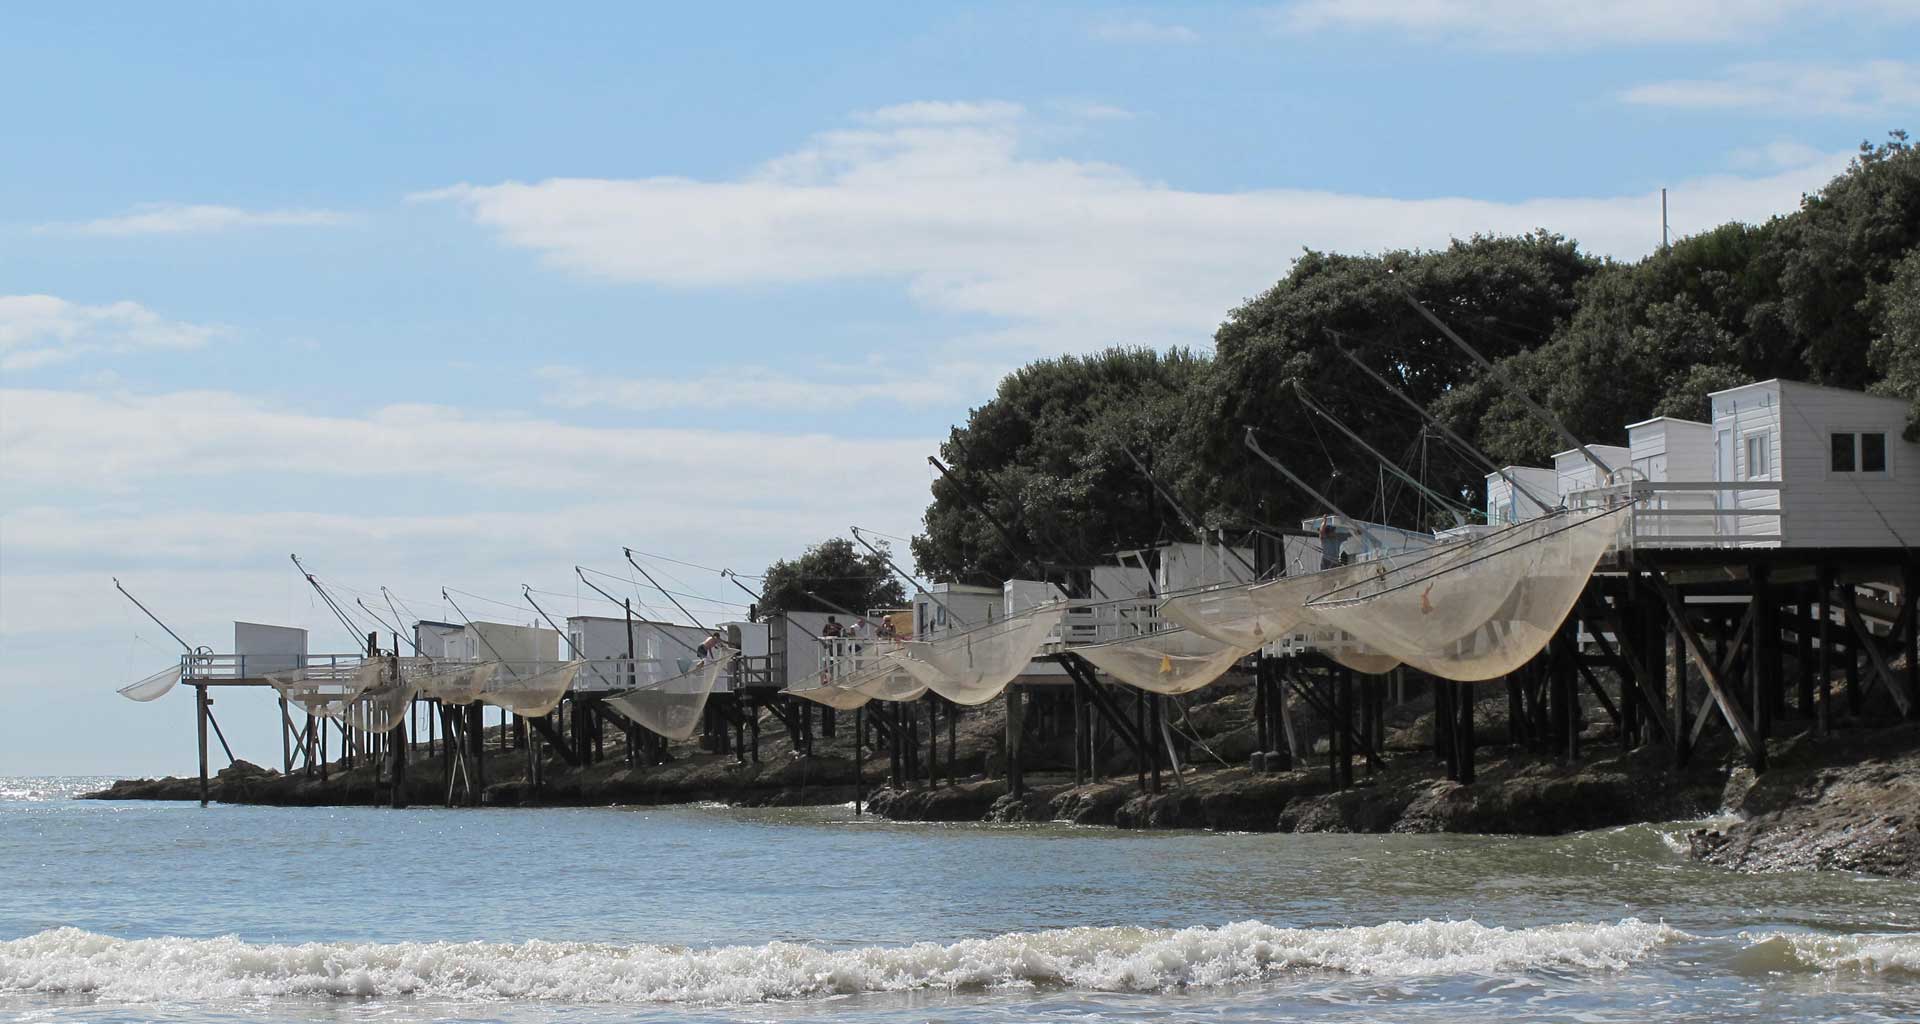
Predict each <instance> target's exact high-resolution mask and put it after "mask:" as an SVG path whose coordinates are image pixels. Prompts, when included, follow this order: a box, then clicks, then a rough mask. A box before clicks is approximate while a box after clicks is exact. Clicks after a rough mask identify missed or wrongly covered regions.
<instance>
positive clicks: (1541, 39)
mask: <svg viewBox="0 0 1920 1024" xmlns="http://www.w3.org/2000/svg"><path fill="white" fill-rule="evenodd" d="M1915 15H1916V10H1915V8H1914V6H1913V5H1912V4H1910V3H1905V2H1902V0H1584V2H1567V3H1540V2H1538V0H1295V2H1293V3H1288V4H1284V5H1282V6H1280V7H1278V8H1276V9H1275V10H1274V11H1273V12H1272V20H1273V22H1274V23H1275V24H1276V25H1277V26H1278V27H1280V28H1281V29H1283V30H1285V31H1289V32H1319V31H1326V30H1352V31H1375V32H1378V31H1390V32H1399V33H1404V34H1408V35H1414V36H1420V37H1439V38H1446V39H1460V40H1463V41H1466V42H1470V43H1476V44H1480V45H1486V46H1493V47H1502V48H1522V49H1532V48H1539V47H1566V46H1572V47H1592V46H1602V45H1616V44H1626V45H1635V46H1646V45H1659V44H1673V43H1710V42H1721V41H1724V40H1729V39H1740V38H1747V37H1751V36H1756V35H1762V34H1765V33H1767V32H1770V31H1773V30H1776V29H1780V28H1784V27H1786V26H1788V25H1790V24H1792V23H1793V22H1795V21H1797V20H1800V19H1804V18H1813V17H1826V18H1834V17H1845V16H1856V17H1860V18H1865V19H1870V20H1871V19H1877V20H1884V21H1888V22H1900V21H1906V20H1911V19H1913V18H1914V17H1915Z"/></svg>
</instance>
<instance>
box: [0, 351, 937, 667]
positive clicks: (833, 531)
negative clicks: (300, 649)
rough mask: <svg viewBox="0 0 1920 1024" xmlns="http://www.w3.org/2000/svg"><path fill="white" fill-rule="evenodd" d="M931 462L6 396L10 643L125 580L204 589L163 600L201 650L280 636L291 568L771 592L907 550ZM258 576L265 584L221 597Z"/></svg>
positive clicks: (183, 404) (477, 425) (457, 418)
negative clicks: (818, 548) (829, 569)
mask: <svg viewBox="0 0 1920 1024" xmlns="http://www.w3.org/2000/svg"><path fill="white" fill-rule="evenodd" d="M936 444H937V442H936V441H935V439H933V438H899V439H859V438H845V437H838V436H834V435H829V434H794V435H783V434H772V433H757V432H729V431H713V430H656V429H619V428H600V427H581V426H573V425H569V424H565V423H560V422H556V421H553V420H546V419H538V418H531V417H512V416H500V415H497V414H489V415H485V416H466V415H462V414H460V413H458V412H455V411H453V410H449V409H444V408H438V407H428V406H391V407H387V408H383V409H377V410H374V411H371V412H368V413H366V414H362V415H349V414H334V413H324V414H323V413H315V412H308V411H301V410H293V409H287V408H283V407H278V406H276V405H274V404H272V403H269V402H265V401H260V400H256V399H253V398H248V397H245V396H241V395H236V394H233V393H230V392H221V391H204V392H174V393H167V394H157V395H147V396H127V395H122V396H106V395H100V394H93V393H82V392H73V391H58V390H20V389H15V390H0V479H4V480H5V481H6V482H7V491H6V493H7V495H8V496H9V497H10V499H11V503H12V504H13V506H14V507H11V508H9V509H8V510H7V512H6V514H5V515H4V516H0V539H3V540H0V542H3V543H4V546H5V549H6V552H7V561H8V568H9V571H8V572H7V573H6V575H5V577H4V579H0V583H4V587H3V588H0V589H4V597H0V634H6V635H9V636H23V635H32V634H35V633H36V632H41V631H47V630H84V629H90V628H106V627H114V626H117V625H119V624H120V620H121V615H120V610H119V609H118V608H117V607H116V606H115V605H114V604H113V601H112V600H110V599H116V598H117V595H112V594H109V593H105V592H104V591H103V589H102V588H103V587H104V586H106V584H105V582H104V580H105V576H106V575H107V574H110V573H114V572H134V573H148V572H150V573H153V574H159V575H161V576H163V577H164V578H167V579H173V580H176V581H178V580H182V579H186V580H190V581H192V585H191V586H188V587H186V588H185V589H184V590H183V591H181V592H180V593H170V594H169V595H168V598H167V603H168V605H169V606H170V608H172V609H174V610H177V611H178V612H179V613H180V614H181V615H182V617H183V618H186V619H189V620H191V621H193V622H195V623H196V624H197V625H196V628H197V629H199V630H201V631H203V632H204V631H205V630H210V629H215V628H217V627H218V625H219V624H220V623H221V622H222V621H224V620H230V619H232V618H241V619H248V618H262V617H265V618H277V617H279V616H278V612H277V611H275V609H276V608H278V607H279V606H280V605H281V604H283V603H284V602H285V595H284V593H283V591H284V589H285V588H284V586H282V585H281V584H284V583H285V582H287V581H297V576H295V575H294V574H293V570H292V569H291V567H287V568H286V578H285V580H280V578H279V577H277V576H275V575H274V571H275V570H278V569H279V568H280V567H282V566H283V565H285V563H286V553H287V552H289V551H296V552H299V553H300V554H301V555H302V556H303V557H310V558H311V560H312V561H313V562H314V564H315V565H316V566H320V568H317V569H316V571H317V572H321V573H322V574H323V575H331V576H333V577H335V578H339V579H351V580H357V581H359V582H360V584H361V585H364V586H369V587H370V586H373V585H376V584H380V583H386V584H389V585H392V586H394V587H395V589H397V590H399V591H400V592H401V593H403V594H415V595H417V594H434V593H437V592H438V590H437V588H438V587H439V586H440V585H442V584H451V585H454V586H464V587H468V588H470V589H475V590H478V591H479V592H482V593H490V594H495V595H498V596H503V597H508V598H512V597H515V596H517V594H518V585H519V583H521V582H530V583H533V584H534V585H535V586H543V585H544V586H549V587H564V588H565V589H571V586H570V580H571V567H572V565H573V564H574V563H576V562H585V563H586V564H588V565H600V566H603V567H612V566H617V565H619V564H620V559H619V551H620V547H621V546H622V545H626V544H631V545H633V546H635V547H638V548H641V549H642V550H661V551H669V552H674V553H676V554H678V555H680V556H682V557H687V558H690V559H693V560H698V561H709V562H710V564H715V565H730V566H732V567H734V568H739V569H741V570H743V571H749V572H757V571H758V570H759V569H760V568H762V567H763V566H765V565H766V564H767V563H768V562H769V561H771V560H772V559H773V558H775V557H781V556H785V555H791V554H793V553H795V552H797V551H799V550H800V548H801V547H802V546H804V545H805V544H809V543H813V542H816V541H819V540H821V539H823V538H825V537H829V536H836V535H843V534H844V533H845V530H846V527H847V525H848V524H849V523H870V524H874V525H877V526H879V527H880V528H882V529H887V530H892V531H904V530H908V529H911V528H912V526H913V524H915V523H917V522H918V520H919V517H920V513H921V511H922V509H923V508H924V506H925V504H926V501H927V482H928V472H929V470H928V469H927V467H926V465H925V462H924V459H925V456H926V455H927V454H928V453H930V452H932V451H934V450H935V447H936ZM263 568H264V570H265V571H266V577H265V579H266V580H267V583H266V584H265V585H260V584H258V582H257V581H255V582H251V583H248V584H247V585H246V586H245V587H243V588H240V589H237V590H234V591H232V592H228V593H222V592H221V591H220V588H219V587H216V586H211V585H209V584H207V583H206V581H207V580H218V579H222V578H233V579H247V580H252V579H253V576H252V574H254V573H256V572H258V571H261V570H262V569H263ZM674 571H676V572H679V573H681V574H683V575H684V574H685V570H674ZM276 580H279V581H280V582H279V583H275V582H274V581H276ZM664 580H665V577H663V581H664ZM695 582H696V583H698V584H699V585H698V587H697V589H699V590H701V591H703V592H705V593H707V594H709V595H712V596H716V597H720V598H723V599H728V600H731V599H733V598H734V597H736V596H737V595H735V594H732V593H728V592H727V591H728V590H729V588H727V587H725V586H724V585H721V584H720V583H719V581H718V580H717V579H715V578H709V579H706V580H704V581H695ZM669 585H672V584H671V583H669ZM191 595H198V596H197V597H192V596H191ZM294 596H295V597H297V598H298V604H299V605H300V606H301V607H305V605H306V597H305V594H304V593H299V592H296V593H295V595H294ZM262 605H264V607H261V606H262ZM422 611H424V609H422ZM469 611H470V612H471V611H473V610H472V609H469ZM196 642H200V641H196Z"/></svg>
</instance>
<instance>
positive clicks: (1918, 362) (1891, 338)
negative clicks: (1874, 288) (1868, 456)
mask: <svg viewBox="0 0 1920 1024" xmlns="http://www.w3.org/2000/svg"><path fill="white" fill-rule="evenodd" d="M1879 298H1880V302H1879V306H1880V335H1879V337H1877V338H1875V339H1874V341H1873V350H1872V352H1871V353H1870V354H1869V358H1870V359H1871V361H1872V363H1873V368H1874V370H1875V371H1876V372H1878V373H1879V374H1880V375H1881V377H1882V379H1881V381H1880V382H1879V383H1877V384H1875V385H1874V386H1873V389H1874V390H1875V391H1877V392H1879V393H1880V394H1883V395H1895V396H1897V397H1900V398H1905V399H1906V400H1907V401H1908V402H1911V403H1912V408H1911V409H1910V411H1909V412H1908V413H1907V430H1906V438H1907V440H1909V441H1920V248H1915V249H1913V250H1911V251H1909V252H1908V253H1907V257H1906V258H1905V259H1903V260H1901V261H1900V263H1899V264H1898V265H1897V266H1896V267H1895V269H1894V272H1893V275H1892V276H1891V277H1890V278H1889V279H1888V281H1887V285H1886V287H1885V289H1884V290H1883V291H1882V293H1881V295H1880V297H1879Z"/></svg>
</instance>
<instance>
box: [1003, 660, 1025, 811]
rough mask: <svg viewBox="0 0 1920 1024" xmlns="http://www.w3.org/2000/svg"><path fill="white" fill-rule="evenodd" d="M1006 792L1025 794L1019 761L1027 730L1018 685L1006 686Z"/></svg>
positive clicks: (1018, 794) (1020, 795)
mask: <svg viewBox="0 0 1920 1024" xmlns="http://www.w3.org/2000/svg"><path fill="white" fill-rule="evenodd" d="M1006 699H1007V792H1008V793H1011V794H1012V795H1014V796H1016V797H1023V796H1026V795H1027V780H1026V775H1025V773H1024V771H1023V770H1022V769H1023V767H1024V766H1023V765H1022V764H1021V762H1020V755H1021V750H1020V748H1021V746H1022V745H1023V744H1022V741H1023V740H1024V739H1025V737H1026V732H1027V714H1026V702H1025V700H1024V699H1023V697H1022V694H1021V692H1020V687H1018V686H1009V687H1007V697H1006Z"/></svg>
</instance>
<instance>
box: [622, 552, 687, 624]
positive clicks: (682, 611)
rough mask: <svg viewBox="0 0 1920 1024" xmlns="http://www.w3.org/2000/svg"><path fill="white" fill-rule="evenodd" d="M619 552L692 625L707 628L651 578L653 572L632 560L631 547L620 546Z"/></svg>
mask: <svg viewBox="0 0 1920 1024" xmlns="http://www.w3.org/2000/svg"><path fill="white" fill-rule="evenodd" d="M620 552H621V554H624V555H626V556H627V564H628V565H631V566H633V567H634V568H635V569H639V570H640V575H642V576H645V577H646V578H647V582H648V583H651V584H653V589H655V590H658V591H659V592H661V593H662V594H666V595H667V600H669V601H672V602H673V606H674V607H675V608H678V609H680V614H682V615H685V616H686V617H687V619H688V620H689V621H691V622H692V623H693V624H694V625H696V626H699V627H700V628H701V629H706V628H707V627H706V626H705V625H704V624H702V623H701V621H700V620H699V619H696V618H694V616H693V613H692V612H690V611H688V610H687V606H686V605H683V604H681V603H680V601H679V599H678V598H676V597H674V596H673V594H672V593H671V592H669V591H668V590H667V588H665V587H663V586H661V585H660V583H659V581H657V580H655V579H654V578H653V574H652V573H650V572H648V571H647V570H646V569H644V568H642V567H641V565H640V563H639V562H636V561H634V560H633V549H632V548H621V549H620Z"/></svg>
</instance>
